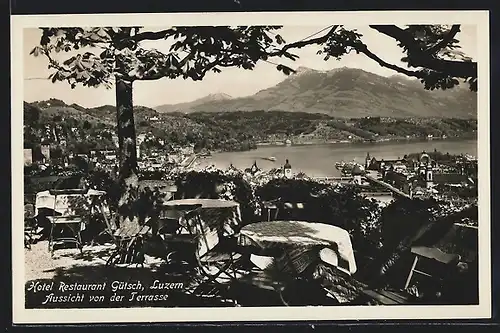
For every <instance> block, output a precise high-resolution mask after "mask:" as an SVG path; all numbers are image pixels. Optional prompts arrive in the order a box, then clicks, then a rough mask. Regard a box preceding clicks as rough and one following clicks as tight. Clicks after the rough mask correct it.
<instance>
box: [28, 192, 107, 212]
mask: <svg viewBox="0 0 500 333" xmlns="http://www.w3.org/2000/svg"><path fill="white" fill-rule="evenodd" d="M68 191H70V190H68ZM105 194H106V192H104V191H96V190H92V189H90V190H88V191H87V192H86V193H63V194H57V193H54V194H52V193H50V190H49V191H42V192H38V193H37V194H36V201H35V215H38V212H39V210H41V209H49V210H53V211H55V213H56V215H57V214H60V215H63V216H71V215H79V213H80V212H79V210H82V209H83V210H84V209H85V208H87V207H90V208H91V207H92V206H93V205H92V203H93V202H94V200H95V199H96V198H103V197H104V195H105Z"/></svg>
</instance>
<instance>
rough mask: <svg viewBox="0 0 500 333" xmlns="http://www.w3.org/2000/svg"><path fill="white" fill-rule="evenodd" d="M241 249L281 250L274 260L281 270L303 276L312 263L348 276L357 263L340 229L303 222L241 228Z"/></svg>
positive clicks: (273, 223) (348, 240)
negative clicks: (321, 263) (318, 263)
mask: <svg viewBox="0 0 500 333" xmlns="http://www.w3.org/2000/svg"><path fill="white" fill-rule="evenodd" d="M238 244H239V245H240V246H252V247H256V248H258V249H262V250H270V249H281V250H282V251H283V252H284V256H283V257H281V258H275V259H276V262H277V264H281V265H283V266H284V267H282V268H281V270H283V271H286V270H288V272H292V271H295V272H296V273H301V272H303V271H304V270H305V269H306V268H307V266H309V265H310V264H311V263H313V262H314V261H317V260H319V261H323V262H326V263H329V264H331V265H333V266H336V267H338V268H340V269H342V270H344V271H345V272H347V273H349V274H354V273H355V272H356V261H355V259H354V251H353V248H352V245H351V239H350V235H349V233H348V232H347V231H346V230H344V229H342V228H339V227H335V226H332V225H327V224H322V223H312V222H304V221H271V222H257V223H252V224H249V225H247V226H245V227H243V228H242V229H241V231H240V235H239V238H238Z"/></svg>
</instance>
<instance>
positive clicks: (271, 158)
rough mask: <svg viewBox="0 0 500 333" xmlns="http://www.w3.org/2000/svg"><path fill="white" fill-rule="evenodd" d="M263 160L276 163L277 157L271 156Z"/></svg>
mask: <svg viewBox="0 0 500 333" xmlns="http://www.w3.org/2000/svg"><path fill="white" fill-rule="evenodd" d="M262 159H263V160H267V161H271V162H276V157H274V156H269V157H262Z"/></svg>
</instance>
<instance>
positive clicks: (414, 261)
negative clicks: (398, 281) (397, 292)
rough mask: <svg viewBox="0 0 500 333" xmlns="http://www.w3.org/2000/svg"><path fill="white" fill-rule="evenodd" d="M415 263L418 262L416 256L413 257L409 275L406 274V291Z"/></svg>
mask: <svg viewBox="0 0 500 333" xmlns="http://www.w3.org/2000/svg"><path fill="white" fill-rule="evenodd" d="M417 262H418V256H415V259H414V260H413V264H412V265H411V269H410V274H408V277H407V278H406V283H405V289H407V288H408V287H409V286H410V282H411V278H412V277H413V271H414V270H415V267H416V266H417Z"/></svg>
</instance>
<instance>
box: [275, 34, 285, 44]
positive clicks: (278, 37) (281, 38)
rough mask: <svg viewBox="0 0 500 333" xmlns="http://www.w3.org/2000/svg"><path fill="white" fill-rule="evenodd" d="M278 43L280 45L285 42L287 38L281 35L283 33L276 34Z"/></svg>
mask: <svg viewBox="0 0 500 333" xmlns="http://www.w3.org/2000/svg"><path fill="white" fill-rule="evenodd" d="M276 43H278V44H279V45H281V44H285V43H286V42H285V40H284V39H283V37H281V35H276Z"/></svg>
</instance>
